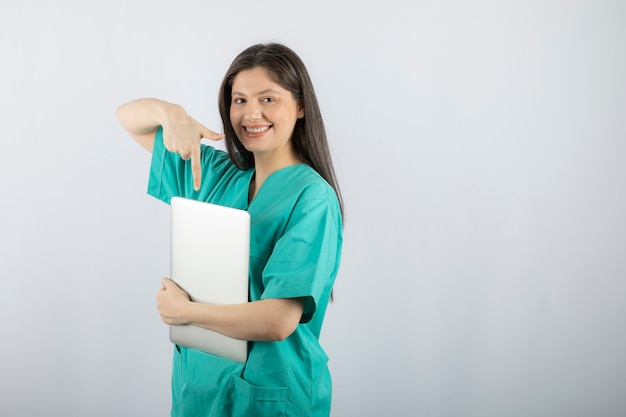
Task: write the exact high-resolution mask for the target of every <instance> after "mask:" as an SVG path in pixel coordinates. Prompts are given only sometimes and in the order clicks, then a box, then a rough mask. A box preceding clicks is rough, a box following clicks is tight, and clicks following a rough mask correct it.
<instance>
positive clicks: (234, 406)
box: [227, 375, 289, 417]
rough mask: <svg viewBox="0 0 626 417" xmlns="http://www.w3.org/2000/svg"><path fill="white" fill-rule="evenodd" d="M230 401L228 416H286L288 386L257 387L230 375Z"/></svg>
mask: <svg viewBox="0 0 626 417" xmlns="http://www.w3.org/2000/svg"><path fill="white" fill-rule="evenodd" d="M230 392H231V402H230V404H228V407H227V408H230V410H231V411H230V414H228V415H229V416H232V417H245V416H286V415H287V411H286V407H287V399H288V398H289V388H287V387H270V388H268V387H257V386H255V385H252V384H250V383H248V382H246V381H244V380H243V379H241V378H240V377H238V376H236V375H233V376H232V377H231V391H230Z"/></svg>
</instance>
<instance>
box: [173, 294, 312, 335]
mask: <svg viewBox="0 0 626 417" xmlns="http://www.w3.org/2000/svg"><path fill="white" fill-rule="evenodd" d="M303 311H304V302H303V301H302V300H300V299H266V300H259V301H254V302H250V303H244V304H229V305H215V304H201V303H195V302H191V301H190V302H189V303H187V304H185V306H184V307H183V308H182V309H181V319H182V321H183V322H187V323H189V324H194V325H196V326H199V327H203V328H206V329H209V330H213V331H216V332H218V333H221V334H224V335H226V336H229V337H232V338H235V339H241V340H252V341H276V340H283V339H285V338H286V337H287V336H289V335H290V334H291V333H293V332H294V330H295V329H296V327H297V325H298V323H299V322H300V318H301V317H302V312H303Z"/></svg>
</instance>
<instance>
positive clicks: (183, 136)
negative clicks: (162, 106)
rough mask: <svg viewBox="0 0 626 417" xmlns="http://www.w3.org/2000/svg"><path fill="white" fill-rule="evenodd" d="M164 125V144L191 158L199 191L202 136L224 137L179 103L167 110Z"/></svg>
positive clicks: (186, 157)
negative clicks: (199, 120) (190, 113)
mask: <svg viewBox="0 0 626 417" xmlns="http://www.w3.org/2000/svg"><path fill="white" fill-rule="evenodd" d="M165 114H166V118H165V120H164V121H163V122H162V123H161V126H163V144H164V145H165V148H166V149H167V150H168V151H170V152H175V153H177V154H179V155H180V156H181V158H182V159H184V160H189V159H191V173H192V176H193V188H194V190H196V191H198V190H199V189H200V183H201V178H202V164H201V163H200V141H201V140H202V138H207V139H210V140H220V139H223V138H224V135H223V134H221V133H216V132H214V131H212V130H210V129H208V128H207V127H205V126H204V125H202V124H201V123H200V122H198V121H197V120H195V119H194V118H193V117H191V116H189V114H187V112H186V111H185V110H184V109H183V108H182V107H181V106H179V105H176V104H172V105H170V106H169V108H168V110H167V111H166V113H165Z"/></svg>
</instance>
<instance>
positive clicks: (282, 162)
mask: <svg viewBox="0 0 626 417" xmlns="http://www.w3.org/2000/svg"><path fill="white" fill-rule="evenodd" d="M300 162H302V161H301V160H300V158H298V157H297V156H296V155H295V154H294V153H293V152H290V153H289V154H287V155H284V156H282V157H276V156H275V155H267V154H255V155H254V169H255V174H254V178H253V179H252V182H251V183H250V192H249V200H250V201H252V199H253V198H254V196H255V195H256V193H257V192H258V191H259V189H260V188H261V186H262V185H263V183H264V182H265V180H266V179H267V178H268V177H269V176H270V175H272V174H273V173H274V172H276V171H278V170H280V169H283V168H286V167H288V166H291V165H295V164H299V163H300Z"/></svg>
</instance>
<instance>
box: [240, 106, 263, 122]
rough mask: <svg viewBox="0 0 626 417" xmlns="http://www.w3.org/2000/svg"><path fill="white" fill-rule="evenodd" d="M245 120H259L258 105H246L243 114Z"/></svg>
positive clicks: (259, 109)
mask: <svg viewBox="0 0 626 417" xmlns="http://www.w3.org/2000/svg"><path fill="white" fill-rule="evenodd" d="M244 118H245V119H246V120H259V119H260V118H261V108H260V106H259V104H258V103H254V102H251V103H248V105H247V106H246V110H245V113H244Z"/></svg>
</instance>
